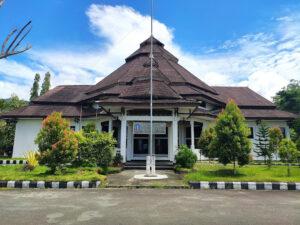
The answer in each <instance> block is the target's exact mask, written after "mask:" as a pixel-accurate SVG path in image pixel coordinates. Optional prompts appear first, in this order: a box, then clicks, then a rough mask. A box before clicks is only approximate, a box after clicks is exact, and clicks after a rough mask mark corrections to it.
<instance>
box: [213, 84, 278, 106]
mask: <svg viewBox="0 0 300 225" xmlns="http://www.w3.org/2000/svg"><path fill="white" fill-rule="evenodd" d="M213 88H214V89H215V90H216V91H217V92H218V93H219V95H218V98H220V99H221V100H222V101H223V102H224V103H227V102H228V101H229V100H230V99H233V100H234V101H235V102H236V104H237V105H239V106H240V107H243V106H251V107H255V106H258V107H259V106H262V107H274V108H275V105H274V104H273V103H272V102H270V101H269V100H267V99H265V98H264V97H262V96H261V95H259V94H257V93H256V92H254V91H253V90H251V89H250V88H248V87H225V86H213Z"/></svg>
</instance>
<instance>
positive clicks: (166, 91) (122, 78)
mask: <svg viewBox="0 0 300 225" xmlns="http://www.w3.org/2000/svg"><path fill="white" fill-rule="evenodd" d="M151 38H153V55H154V62H153V80H154V81H155V87H154V89H153V96H154V97H157V98H164V99H169V98H170V99H174V98H181V96H180V93H177V91H176V88H175V89H173V88H172V86H176V87H178V86H181V87H182V89H184V88H189V87H193V88H194V89H196V90H199V91H204V92H208V93H210V94H212V95H217V92H216V91H215V90H214V89H213V88H212V87H210V86H208V85H207V84H205V83H204V82H202V81H201V80H200V79H199V78H197V77H196V76H195V75H193V74H192V73H190V72H189V71H188V70H187V69H185V68H184V67H182V66H181V65H179V64H178V59H177V58H176V57H175V56H174V55H172V54H171V53H170V52H168V51H167V50H166V49H165V48H164V44H163V43H161V42H160V41H159V40H157V39H156V38H154V37H150V38H148V39H147V40H145V41H143V42H142V43H141V44H140V48H139V49H138V50H136V51H135V52H134V53H132V54H131V55H130V56H129V57H127V58H126V59H125V64H123V65H122V66H121V67H119V68H118V69H116V70H115V71H113V72H112V73H111V74H110V75H108V76H107V77H105V78H104V79H103V80H101V81H100V82H99V83H97V84H96V85H94V86H92V87H91V88H90V89H89V90H88V91H87V95H93V96H94V95H95V94H96V93H98V94H99V95H101V94H102V93H104V92H107V91H108V90H109V89H110V88H115V87H116V86H119V87H120V86H126V88H125V90H123V89H124V88H120V92H119V93H120V96H119V97H121V98H126V97H129V98H132V97H134V96H139V97H140V98H142V97H144V98H148V97H149V93H148V92H147V91H146V90H149V88H146V86H147V85H148V86H149V80H150V58H149V55H150V47H151V46H150V43H151ZM140 82H142V83H143V84H140ZM138 83H139V84H138ZM141 87H143V88H144V90H143V92H141ZM135 88H137V89H139V91H138V94H137V95H133V92H134V90H135ZM121 89H122V90H121ZM156 92H157V93H156ZM158 92H159V93H158ZM87 98H88V96H87Z"/></svg>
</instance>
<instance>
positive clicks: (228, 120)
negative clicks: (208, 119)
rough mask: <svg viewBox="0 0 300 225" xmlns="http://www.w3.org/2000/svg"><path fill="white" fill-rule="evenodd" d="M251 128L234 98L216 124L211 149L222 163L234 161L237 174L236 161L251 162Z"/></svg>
mask: <svg viewBox="0 0 300 225" xmlns="http://www.w3.org/2000/svg"><path fill="white" fill-rule="evenodd" d="M249 134H250V130H249V128H248V126H247V124H246V123H245V118H244V116H243V114H242V113H241V111H240V109H239V108H238V106H237V105H236V104H235V102H234V101H233V100H230V101H229V102H228V103H227V105H226V107H225V109H224V110H223V111H222V112H221V113H220V114H219V115H218V117H217V121H216V125H215V136H214V138H213V140H212V143H211V147H210V148H211V149H212V151H213V152H215V153H216V156H217V158H218V160H219V162H221V163H222V164H224V165H226V164H228V163H233V173H234V174H236V163H238V164H239V165H241V166H242V165H245V164H247V163H249V154H250V151H251V142H250V140H249V139H248V136H249Z"/></svg>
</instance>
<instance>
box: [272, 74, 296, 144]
mask: <svg viewBox="0 0 300 225" xmlns="http://www.w3.org/2000/svg"><path fill="white" fill-rule="evenodd" d="M273 100H274V102H275V104H276V105H277V107H278V108H280V109H282V110H286V111H289V112H292V113H295V114H298V115H299V114H300V80H291V81H290V83H289V84H288V85H287V87H284V88H282V89H281V90H280V91H279V92H277V93H276V95H275V96H274V97H273ZM291 128H292V129H293V130H294V131H295V135H294V136H293V137H292V140H293V141H294V142H296V143H298V144H297V147H298V149H299V150H300V115H299V118H298V119H295V120H294V121H293V122H292V123H291Z"/></svg>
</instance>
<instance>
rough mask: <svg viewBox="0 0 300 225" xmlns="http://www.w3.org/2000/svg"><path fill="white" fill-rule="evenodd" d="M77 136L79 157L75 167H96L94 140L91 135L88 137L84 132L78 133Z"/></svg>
mask: <svg viewBox="0 0 300 225" xmlns="http://www.w3.org/2000/svg"><path fill="white" fill-rule="evenodd" d="M75 136H76V138H77V141H78V155H77V159H76V160H75V161H74V163H73V165H74V166H84V167H90V166H95V165H96V161H95V159H94V155H93V140H92V139H91V137H90V136H91V135H87V134H86V133H85V132H83V131H78V132H76V133H75Z"/></svg>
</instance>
